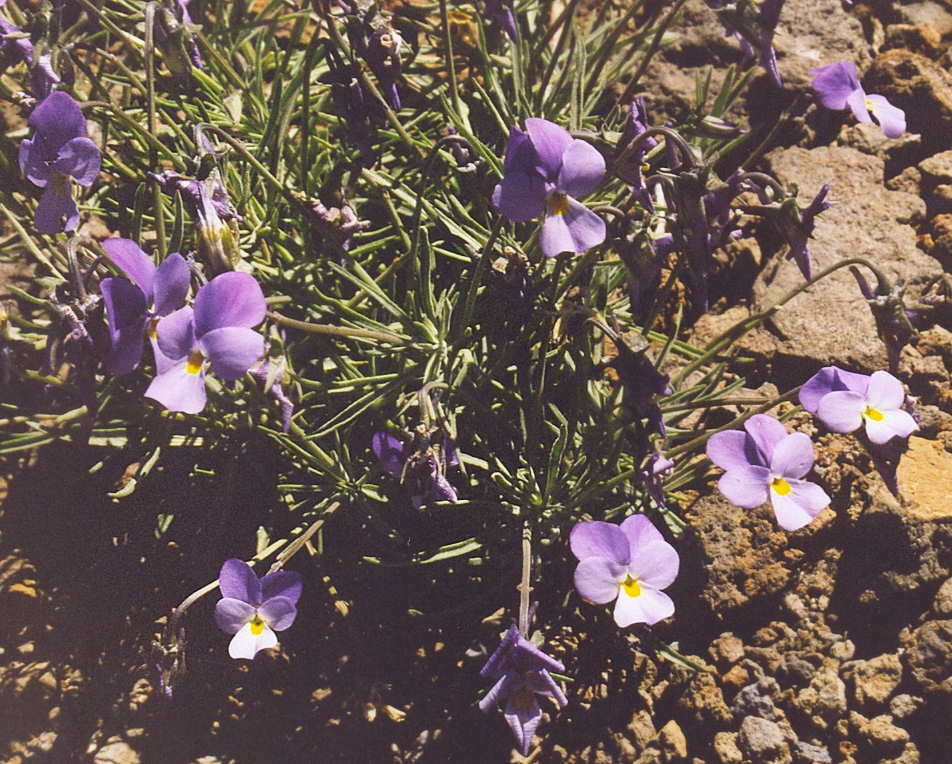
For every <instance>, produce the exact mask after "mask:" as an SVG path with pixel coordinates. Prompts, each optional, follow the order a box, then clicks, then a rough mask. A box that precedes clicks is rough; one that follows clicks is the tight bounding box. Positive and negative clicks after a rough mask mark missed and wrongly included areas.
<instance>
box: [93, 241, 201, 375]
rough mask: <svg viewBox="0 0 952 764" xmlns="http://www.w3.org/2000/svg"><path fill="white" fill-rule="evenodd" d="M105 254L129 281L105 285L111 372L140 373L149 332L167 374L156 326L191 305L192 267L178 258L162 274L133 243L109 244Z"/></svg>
mask: <svg viewBox="0 0 952 764" xmlns="http://www.w3.org/2000/svg"><path fill="white" fill-rule="evenodd" d="M102 248H103V249H104V250H105V252H106V256H107V257H108V258H109V259H110V260H111V261H112V262H113V263H114V264H115V265H116V266H118V267H119V269H120V270H121V271H122V272H123V273H125V274H126V277H127V278H112V277H110V278H105V279H103V280H102V283H101V284H100V285H99V288H100V291H101V292H102V297H103V303H104V304H105V306H106V319H107V321H108V323H109V344H110V348H109V354H108V355H107V356H106V368H107V369H108V370H109V371H110V372H111V373H113V374H128V373H129V372H131V371H133V370H134V369H135V368H136V367H138V365H139V362H140V361H141V360H142V347H143V340H144V339H145V336H146V333H147V332H148V334H149V338H150V340H151V341H152V345H153V349H154V350H155V351H156V355H155V359H156V368H157V370H158V371H159V373H162V372H163V371H165V369H166V368H167V366H168V364H169V361H168V359H167V358H166V357H165V356H164V355H163V354H162V352H161V350H159V349H158V343H157V342H156V339H155V324H156V322H157V320H158V319H159V318H161V317H162V316H165V315H168V314H169V313H171V312H172V311H173V310H176V309H178V308H180V307H181V306H182V304H183V303H184V302H185V298H186V296H187V295H188V287H189V281H190V271H189V267H188V264H187V263H186V262H185V258H183V257H182V256H181V255H180V254H178V252H173V253H172V254H171V255H169V256H168V257H167V258H165V260H163V261H162V264H161V265H159V266H158V268H157V267H156V266H155V264H154V263H153V262H152V258H150V257H149V256H148V255H147V254H146V253H145V252H143V251H142V250H141V249H140V248H139V246H138V245H137V244H136V243H135V242H134V241H132V240H131V239H122V238H112V239H105V240H103V242H102Z"/></svg>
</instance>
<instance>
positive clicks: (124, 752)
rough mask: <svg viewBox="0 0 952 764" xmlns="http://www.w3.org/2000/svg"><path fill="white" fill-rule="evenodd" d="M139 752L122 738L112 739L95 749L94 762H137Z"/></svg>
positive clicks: (106, 763)
mask: <svg viewBox="0 0 952 764" xmlns="http://www.w3.org/2000/svg"><path fill="white" fill-rule="evenodd" d="M139 761H140V759H139V754H138V753H136V751H135V749H134V748H133V747H132V746H130V745H129V744H128V743H127V742H125V741H124V740H112V741H111V742H108V743H106V745H104V746H103V747H102V748H100V749H99V750H98V751H96V755H95V756H94V757H93V762H94V764H139Z"/></svg>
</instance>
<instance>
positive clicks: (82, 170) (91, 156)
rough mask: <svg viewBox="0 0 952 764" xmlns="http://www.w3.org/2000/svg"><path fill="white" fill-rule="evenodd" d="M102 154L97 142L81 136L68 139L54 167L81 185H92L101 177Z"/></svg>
mask: <svg viewBox="0 0 952 764" xmlns="http://www.w3.org/2000/svg"><path fill="white" fill-rule="evenodd" d="M99 165H100V155H99V149H98V148H97V147H96V144H95V143H93V142H92V141H91V140H89V138H86V137H85V136H80V137H79V138H73V139H72V140H69V141H67V142H66V143H64V144H63V146H62V147H61V148H60V150H59V154H58V156H57V157H56V161H55V162H53V165H52V167H53V169H54V170H55V171H56V172H61V173H63V175H69V176H70V177H71V178H72V179H73V180H74V181H76V182H77V183H78V184H79V185H81V186H91V185H92V184H93V181H94V180H96V178H97V177H99Z"/></svg>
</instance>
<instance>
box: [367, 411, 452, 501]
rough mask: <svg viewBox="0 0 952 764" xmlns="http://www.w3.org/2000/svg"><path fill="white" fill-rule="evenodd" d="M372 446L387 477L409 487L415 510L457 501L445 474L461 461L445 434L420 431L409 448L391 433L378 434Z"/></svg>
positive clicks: (372, 441)
mask: <svg viewBox="0 0 952 764" xmlns="http://www.w3.org/2000/svg"><path fill="white" fill-rule="evenodd" d="M370 446H371V449H372V450H373V452H374V455H375V456H376V457H377V460H378V461H379V462H380V466H381V467H383V468H384V470H385V471H386V472H387V474H389V475H391V476H393V477H396V478H400V482H401V483H403V484H405V485H406V486H407V488H408V490H409V491H410V500H411V501H412V503H413V506H414V507H415V508H416V509H420V507H422V506H424V505H426V504H429V503H430V502H433V501H456V499H457V493H456V489H455V488H453V486H451V485H450V483H449V481H448V480H447V479H446V470H447V469H448V468H450V467H455V466H456V465H458V464H459V457H458V456H457V454H456V447H455V446H454V445H453V441H452V440H451V439H450V438H449V436H447V435H446V434H445V433H443V431H442V430H433V431H427V430H426V429H425V428H422V427H421V428H418V430H417V432H416V433H414V437H413V440H412V441H411V443H410V444H409V445H405V444H404V443H403V442H402V441H401V440H400V439H398V438H395V437H394V436H393V435H390V434H389V433H386V432H375V433H374V434H373V437H372V438H371V442H370Z"/></svg>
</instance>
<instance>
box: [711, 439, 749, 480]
mask: <svg viewBox="0 0 952 764" xmlns="http://www.w3.org/2000/svg"><path fill="white" fill-rule="evenodd" d="M749 442H750V438H749V436H748V435H747V433H746V432H741V431H740V430H724V431H723V432H716V433H714V434H713V435H712V436H711V437H710V438H709V439H708V441H707V448H706V451H707V458H708V459H710V460H711V461H712V462H714V464H716V465H717V466H718V467H720V468H721V469H722V470H728V471H729V470H732V469H736V468H744V467H747V466H749V465H750V458H749V456H748V443H749Z"/></svg>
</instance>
